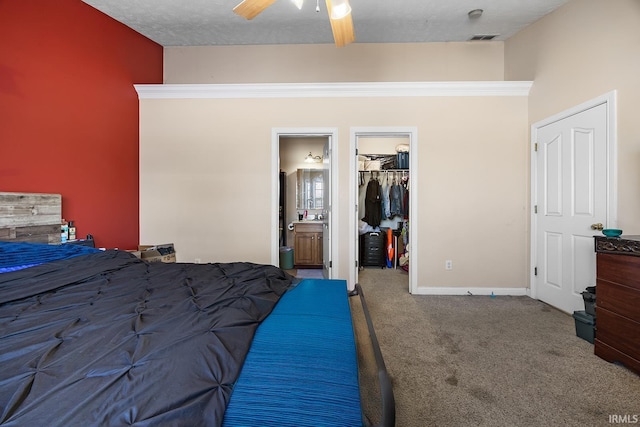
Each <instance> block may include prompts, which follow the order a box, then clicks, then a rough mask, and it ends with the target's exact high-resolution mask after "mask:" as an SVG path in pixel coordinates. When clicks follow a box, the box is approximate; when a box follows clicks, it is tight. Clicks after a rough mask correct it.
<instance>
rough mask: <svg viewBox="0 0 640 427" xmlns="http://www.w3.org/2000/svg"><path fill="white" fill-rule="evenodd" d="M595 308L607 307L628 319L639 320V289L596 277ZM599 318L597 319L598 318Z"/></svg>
mask: <svg viewBox="0 0 640 427" xmlns="http://www.w3.org/2000/svg"><path fill="white" fill-rule="evenodd" d="M596 284H597V290H598V291H597V293H596V307H597V308H596V310H598V313H597V314H598V315H599V314H600V313H599V310H600V309H601V308H604V309H607V310H609V311H612V312H614V313H617V314H619V315H621V316H624V317H626V318H628V319H631V320H634V321H636V322H640V291H637V290H635V289H633V288H630V287H628V286H623V285H619V284H617V283H611V282H609V281H607V280H602V279H598V280H597V282H596ZM598 320H599V319H598Z"/></svg>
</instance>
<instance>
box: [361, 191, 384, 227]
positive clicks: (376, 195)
mask: <svg viewBox="0 0 640 427" xmlns="http://www.w3.org/2000/svg"><path fill="white" fill-rule="evenodd" d="M380 196H381V192H380V182H378V180H377V179H370V180H369V183H368V184H367V193H366V196H365V200H364V218H362V220H363V221H364V222H366V223H367V224H369V225H370V226H372V227H377V226H379V225H380V222H381V220H382V208H381V201H380Z"/></svg>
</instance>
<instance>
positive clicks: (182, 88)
mask: <svg viewBox="0 0 640 427" xmlns="http://www.w3.org/2000/svg"><path fill="white" fill-rule="evenodd" d="M532 84H533V82H531V81H517V82H516V81H513V82H507V81H477V82H372V83H250V84H151V85H134V87H135V89H136V91H137V92H138V98H139V99H230V98H354V97H355V98H357V97H416V96H418V97H425V96H528V95H529V90H530V89H531V85H532Z"/></svg>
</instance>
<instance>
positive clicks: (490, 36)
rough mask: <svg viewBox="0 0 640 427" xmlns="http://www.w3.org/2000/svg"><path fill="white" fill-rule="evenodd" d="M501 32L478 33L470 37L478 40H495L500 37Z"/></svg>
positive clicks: (471, 39)
mask: <svg viewBox="0 0 640 427" xmlns="http://www.w3.org/2000/svg"><path fill="white" fill-rule="evenodd" d="M499 35H500V34H476V35H475V36H473V37H471V38H470V39H469V41H477V40H483V41H485V40H493V39H494V38H496V37H498V36H499Z"/></svg>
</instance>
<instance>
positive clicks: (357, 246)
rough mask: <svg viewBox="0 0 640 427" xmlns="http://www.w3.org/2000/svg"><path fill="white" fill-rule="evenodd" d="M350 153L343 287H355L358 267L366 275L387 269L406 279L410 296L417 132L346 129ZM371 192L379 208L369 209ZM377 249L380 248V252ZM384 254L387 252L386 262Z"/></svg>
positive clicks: (414, 266) (415, 268)
mask: <svg viewBox="0 0 640 427" xmlns="http://www.w3.org/2000/svg"><path fill="white" fill-rule="evenodd" d="M398 152H400V153H403V154H401V155H398ZM350 153H351V154H350V162H349V163H350V176H351V184H350V199H349V202H350V206H353V209H351V213H350V219H349V223H350V230H349V235H350V236H352V237H351V239H350V247H349V252H350V263H351V264H350V265H352V266H353V268H351V269H350V272H349V283H350V284H351V283H353V284H355V283H358V277H359V274H360V271H361V270H360V269H362V268H366V269H367V275H370V274H376V271H378V272H383V269H393V270H395V271H396V272H397V274H398V275H399V276H400V275H403V276H404V277H406V278H407V289H408V291H409V292H410V293H413V290H414V289H416V288H417V278H418V274H417V271H418V265H417V263H415V264H412V263H411V259H412V258H413V259H418V258H417V256H416V253H417V249H418V245H417V241H416V236H417V228H418V221H417V212H418V210H417V197H416V195H417V194H418V193H417V191H416V190H417V184H418V182H417V179H416V177H417V176H418V173H417V172H418V171H417V166H418V165H417V163H418V162H417V129H416V128H352V129H351V138H350ZM372 180H373V181H375V182H374V183H371V181H372ZM370 184H376V185H375V186H370ZM394 186H397V187H394ZM372 188H376V190H375V191H379V194H380V197H381V203H380V205H374V204H371V197H370V195H371V194H372V193H371V189H372ZM391 189H393V191H390V190H391ZM368 192H369V197H368V196H367V193H368ZM394 195H395V196H394ZM405 196H406V197H405ZM379 209H380V211H381V214H380V215H379V217H378V214H379ZM367 210H368V212H367ZM372 212H373V214H372ZM385 212H386V213H385ZM363 218H365V219H366V220H367V221H369V222H371V224H369V223H368V222H367V221H363ZM389 234H391V236H389ZM387 236H389V237H390V240H388V239H387ZM389 242H391V243H392V244H391V247H389ZM380 244H382V245H383V246H384V247H382V248H380V247H379V246H380ZM389 249H391V250H392V252H393V253H392V255H391V256H390V257H389ZM379 251H382V253H381V254H380V253H379ZM379 255H380V256H379ZM398 255H402V257H401V258H402V259H399V257H398ZM407 270H408V271H407ZM386 272H387V273H388V270H386ZM394 274H395V273H394Z"/></svg>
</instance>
